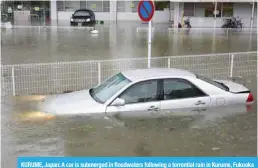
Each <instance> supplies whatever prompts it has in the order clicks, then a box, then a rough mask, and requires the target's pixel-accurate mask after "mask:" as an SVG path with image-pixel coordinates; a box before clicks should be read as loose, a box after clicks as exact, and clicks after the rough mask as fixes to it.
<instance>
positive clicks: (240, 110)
mask: <svg viewBox="0 0 258 168" xmlns="http://www.w3.org/2000/svg"><path fill="white" fill-rule="evenodd" d="M247 81H249V83H248V87H249V88H250V89H251V90H252V92H253V94H254V95H256V78H252V79H251V80H250V79H248V80H247ZM31 98H32V99H29V97H25V98H24V99H23V97H20V98H7V97H6V98H3V100H2V150H3V151H5V152H4V153H3V155H2V157H3V158H2V159H3V163H2V166H3V167H15V159H16V157H17V156H29V155H30V156H32V155H33V156H34V155H37V156H39V155H41V156H42V155H43V156H46V155H47V156H57V155H63V156H103V155H108V156H118V155H125V156H156V155H159V156H189V155H191V156H217V155H219V156H225V155H226V156H256V149H257V147H256V140H257V128H256V123H257V113H256V111H257V108H256V104H254V106H253V109H252V110H251V111H249V112H246V111H245V110H246V107H245V106H238V107H229V108H224V109H222V108H221V109H215V110H213V111H211V110H210V111H209V112H210V113H204V112H200V113H199V114H198V113H192V114H190V113H189V114H188V115H187V114H185V115H176V116H175V115H170V116H164V115H163V116H162V115H156V116H155V115H154V116H151V115H150V116H147V117H141V118H137V117H132V116H123V115H120V116H115V117H111V118H103V117H100V118H95V119H93V118H91V117H89V116H70V117H65V116H63V117H59V116H48V115H46V114H44V115H43V114H42V113H40V112H38V111H34V110H35V107H36V104H37V102H38V101H40V98H42V96H35V97H33V96H32V97H31ZM33 98H35V100H33ZM255 99H256V97H255ZM216 111H217V112H216ZM7 165H8V166H7Z"/></svg>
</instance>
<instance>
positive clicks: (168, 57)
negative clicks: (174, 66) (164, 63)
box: [168, 57, 170, 68]
mask: <svg viewBox="0 0 258 168" xmlns="http://www.w3.org/2000/svg"><path fill="white" fill-rule="evenodd" d="M168 68H170V57H168Z"/></svg>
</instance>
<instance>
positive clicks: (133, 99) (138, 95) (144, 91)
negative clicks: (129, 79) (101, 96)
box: [119, 80, 158, 104]
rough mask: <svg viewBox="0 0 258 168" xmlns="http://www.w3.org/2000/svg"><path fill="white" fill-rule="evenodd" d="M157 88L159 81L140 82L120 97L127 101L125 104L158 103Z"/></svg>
mask: <svg viewBox="0 0 258 168" xmlns="http://www.w3.org/2000/svg"><path fill="white" fill-rule="evenodd" d="M157 86H158V81H157V80H150V81H144V82H139V83H137V84H135V85H133V86H131V87H129V88H128V89H127V90H126V91H125V92H124V93H122V95H121V96H119V97H120V98H122V99H124V100H125V104H131V103H142V102H150V101H156V100H157Z"/></svg>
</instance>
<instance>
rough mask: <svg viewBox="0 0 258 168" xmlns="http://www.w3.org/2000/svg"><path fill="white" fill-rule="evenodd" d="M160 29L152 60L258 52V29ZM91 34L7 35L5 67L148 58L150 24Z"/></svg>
mask: <svg viewBox="0 0 258 168" xmlns="http://www.w3.org/2000/svg"><path fill="white" fill-rule="evenodd" d="M169 27H171V25H169V24H155V25H154V31H153V38H152V39H153V41H152V56H153V57H155V56H174V55H189V54H190V55H192V54H209V53H226V52H245V51H256V50H257V30H256V29H253V30H251V29H243V30H242V31H241V32H239V31H236V30H229V31H226V30H223V29H216V30H215V31H214V30H213V29H211V28H208V29H194V28H193V29H191V30H183V29H180V30H175V29H169ZM96 29H97V30H99V33H98V34H94V35H93V34H91V33H90V29H85V28H70V27H59V28H49V27H46V28H44V27H41V28H38V27H33V28H15V29H12V30H2V35H1V37H2V40H1V45H2V52H1V54H2V64H19V63H43V62H60V61H82V60H100V59H117V58H132V57H134V58H135V57H146V56H147V25H146V24H137V23H134V24H133V23H127V22H126V23H123V22H122V23H118V24H112V23H110V24H104V25H97V26H96Z"/></svg>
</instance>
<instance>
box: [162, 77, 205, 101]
mask: <svg viewBox="0 0 258 168" xmlns="http://www.w3.org/2000/svg"><path fill="white" fill-rule="evenodd" d="M202 96H206V95H205V93H203V92H202V91H201V90H200V89H198V88H197V87H196V86H194V85H193V84H192V83H190V82H188V81H187V80H184V79H166V80H164V100H173V99H183V98H191V97H202Z"/></svg>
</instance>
